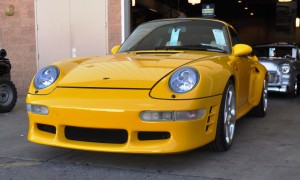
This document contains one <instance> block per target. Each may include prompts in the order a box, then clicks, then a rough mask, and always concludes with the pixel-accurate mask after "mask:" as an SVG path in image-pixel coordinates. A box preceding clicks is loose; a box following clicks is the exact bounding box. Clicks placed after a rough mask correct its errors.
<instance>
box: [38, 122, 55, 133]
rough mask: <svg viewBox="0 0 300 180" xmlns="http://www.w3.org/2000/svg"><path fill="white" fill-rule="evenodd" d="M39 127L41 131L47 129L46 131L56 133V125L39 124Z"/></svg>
mask: <svg viewBox="0 0 300 180" xmlns="http://www.w3.org/2000/svg"><path fill="white" fill-rule="evenodd" d="M37 128H38V129H39V130H41V131H45V132H48V133H52V134H55V133H56V128H55V126H51V125H46V124H37Z"/></svg>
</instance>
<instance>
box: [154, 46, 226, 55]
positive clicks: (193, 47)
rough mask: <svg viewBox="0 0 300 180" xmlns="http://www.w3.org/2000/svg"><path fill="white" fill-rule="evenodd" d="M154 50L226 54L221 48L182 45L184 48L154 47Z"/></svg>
mask: <svg viewBox="0 0 300 180" xmlns="http://www.w3.org/2000/svg"><path fill="white" fill-rule="evenodd" d="M155 50H200V51H214V52H222V53H226V51H224V50H223V49H221V48H218V47H215V46H209V45H203V44H199V45H184V46H159V47H156V48H155Z"/></svg>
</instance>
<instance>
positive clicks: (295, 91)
mask: <svg viewBox="0 0 300 180" xmlns="http://www.w3.org/2000/svg"><path fill="white" fill-rule="evenodd" d="M298 95H299V83H298V80H297V79H295V82H294V83H293V85H292V87H291V90H290V92H289V96H290V97H292V98H295V97H297V96H298Z"/></svg>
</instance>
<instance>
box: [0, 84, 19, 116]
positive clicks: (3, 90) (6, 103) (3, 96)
mask: <svg viewBox="0 0 300 180" xmlns="http://www.w3.org/2000/svg"><path fill="white" fill-rule="evenodd" d="M16 102H17V90H16V87H15V85H14V84H13V83H12V82H11V81H8V80H0V113H5V112H10V111H11V110H12V109H13V108H14V106H15V105H16Z"/></svg>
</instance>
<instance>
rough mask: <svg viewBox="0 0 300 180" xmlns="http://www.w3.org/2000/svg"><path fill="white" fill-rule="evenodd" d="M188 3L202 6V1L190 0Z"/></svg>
mask: <svg viewBox="0 0 300 180" xmlns="http://www.w3.org/2000/svg"><path fill="white" fill-rule="evenodd" d="M188 2H189V3H190V4H192V5H195V4H200V3H201V0H189V1H188Z"/></svg>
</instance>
